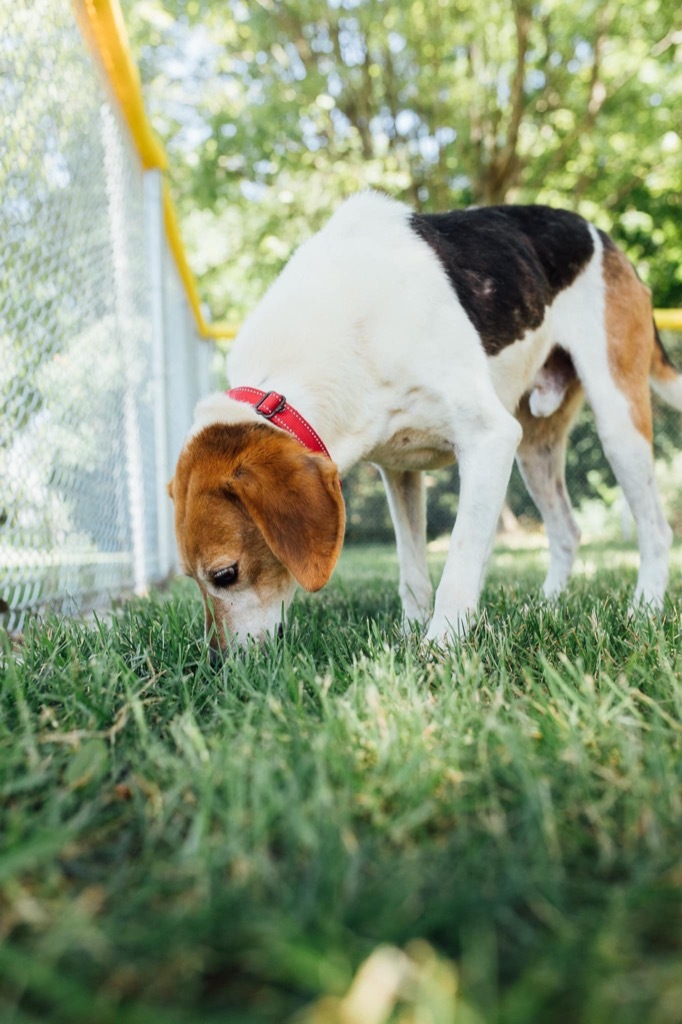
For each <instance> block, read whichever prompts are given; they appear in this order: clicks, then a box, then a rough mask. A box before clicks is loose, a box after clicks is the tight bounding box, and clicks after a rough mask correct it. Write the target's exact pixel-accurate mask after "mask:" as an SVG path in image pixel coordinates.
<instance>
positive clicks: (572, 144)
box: [124, 0, 682, 319]
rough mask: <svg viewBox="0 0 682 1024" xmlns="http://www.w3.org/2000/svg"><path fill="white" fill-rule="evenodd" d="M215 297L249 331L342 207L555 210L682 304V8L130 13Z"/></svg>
mask: <svg viewBox="0 0 682 1024" xmlns="http://www.w3.org/2000/svg"><path fill="white" fill-rule="evenodd" d="M124 11H125V14H126V20H127V23H128V27H129V29H130V32H131V35H132V38H133V43H134V46H135V50H136V53H137V54H138V56H139V60H140V64H141V69H142V75H143V81H144V82H145V90H146V96H147V98H148V102H149V105H150V107H151V111H152V116H153V120H154V123H155V125H156V127H157V128H158V130H159V131H160V133H161V135H162V136H163V137H164V139H165V140H166V143H167V146H168V148H169V151H170V155H171V169H172V174H173V179H174V185H175V193H176V195H177V196H178V197H179V200H180V204H181V209H182V213H183V223H184V228H185V232H186V235H187V238H188V241H189V244H190V248H191V250H192V256H193V264H194V266H195V267H196V268H197V270H198V272H199V275H200V278H201V287H202V291H203V292H204V294H206V295H207V297H208V298H209V300H210V303H211V306H212V310H213V313H214V315H215V316H217V317H222V316H226V315H227V316H229V317H231V318H233V319H239V318H241V316H243V314H244V313H245V312H246V311H248V309H249V308H250V307H251V306H252V305H253V303H254V302H255V300H256V299H257V298H258V296H259V295H260V294H261V293H262V291H263V289H264V287H265V286H266V285H267V283H268V282H269V281H270V280H271V279H272V277H273V276H274V274H275V273H276V272H277V271H278V270H279V269H280V268H281V266H282V263H283V262H284V260H285V259H286V258H287V256H288V255H289V253H290V252H291V250H292V249H293V247H294V246H295V245H296V244H298V243H300V242H301V241H302V240H304V239H305V238H306V237H308V235H309V234H310V233H311V232H312V231H313V230H315V229H316V228H317V227H319V226H320V224H321V223H322V222H323V221H324V220H325V219H326V218H327V217H328V215H329V213H330V211H331V210H332V209H333V208H334V206H335V205H336V204H337V202H338V201H339V199H340V198H341V197H342V196H344V195H347V194H348V193H349V192H352V191H355V190H357V189H358V188H362V187H365V186H368V185H371V186H375V187H379V188H383V189H385V190H387V191H388V192H391V193H392V194H395V195H397V196H398V197H401V198H404V199H407V200H408V201H409V202H411V203H413V204H414V205H416V206H417V207H421V208H425V209H438V208H440V209H443V208H447V207H449V206H461V205H466V204H468V203H471V202H478V203H489V202H500V201H503V200H521V201H540V202H552V203H556V204H562V205H568V206H572V207H574V208H578V209H580V211H581V212H583V213H585V214H587V215H588V216H591V217H593V218H594V219H595V220H596V221H597V222H598V224H599V225H600V226H601V227H603V228H605V229H607V230H611V231H613V233H614V235H615V237H616V238H617V239H618V240H619V241H621V242H623V243H624V244H625V245H626V247H627V248H628V250H629V251H630V252H631V254H632V255H633V257H634V258H635V259H636V260H637V261H638V264H639V266H640V269H641V271H642V273H643V276H644V277H645V278H646V279H647V280H648V282H649V284H650V285H651V286H652V287H653V289H654V292H655V295H656V302H657V304H658V305H661V306H666V305H671V306H672V305H678V304H680V303H681V302H682V276H681V274H682V271H681V270H680V268H681V267H682V235H681V233H680V223H681V222H682V217H681V209H680V195H681V194H682V162H681V161H680V153H681V152H682V148H681V147H682V143H681V141H680V134H679V117H678V113H677V112H678V110H679V106H680V102H681V101H682V71H681V67H682V65H681V64H680V62H679V60H678V59H677V58H678V57H679V46H680V40H679V34H676V33H675V24H676V18H677V15H678V13H679V12H678V5H677V3H676V2H675V0H644V2H642V3H638V4H619V3H615V2H608V3H604V2H603V0H582V2H580V3H577V4H576V3H567V2H564V0H561V2H551V0H542V2H541V3H538V4H535V5H531V4H530V3H528V2H527V0H492V2H491V3H487V4H485V5H481V4H477V3H475V2H474V0H458V2H457V3H451V2H445V0H438V2H429V3H427V2H424V0H409V2H404V3H400V4H395V3H388V2H384V0H333V2H328V3H319V2H318V3H312V2H310V0H258V2H254V3H248V4H247V3H244V2H243V0H229V2H220V3H218V2H215V0H191V2H185V0H163V2H162V0H124Z"/></svg>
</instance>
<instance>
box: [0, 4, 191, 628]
mask: <svg viewBox="0 0 682 1024" xmlns="http://www.w3.org/2000/svg"><path fill="white" fill-rule="evenodd" d="M0 110H1V111H2V113H3V122H2V129H1V144H0V602H1V603H0V609H2V616H1V617H0V623H2V624H4V625H6V626H7V627H8V628H10V629H16V628H20V627H21V624H22V621H23V619H24V617H25V615H26V612H27V610H29V609H31V610H34V609H39V608H43V607H46V606H50V607H54V608H58V609H62V610H64V609H73V608H76V607H78V608H81V607H84V606H86V605H87V604H89V603H95V602H98V601H102V600H106V599H107V598H108V596H109V595H113V594H117V593H120V592H122V591H125V590H137V591H140V590H141V589H143V588H144V587H145V586H146V584H147V583H148V582H149V581H152V580H157V579H160V578H162V577H164V576H166V575H167V574H168V572H169V570H170V569H171V566H172V562H173V551H174V548H173V540H172V531H171V525H172V524H171V520H170V517H171V507H170V501H169V499H168V497H167V495H166V493H165V484H166V481H167V479H168V478H169V477H170V476H171V475H172V473H171V470H170V467H171V466H172V465H173V464H174V461H175V458H176V456H177V454H178V452H179V450H180V447H181V444H182V440H183V437H184V435H185V433H186V430H187V427H188V425H189V423H190V422H191V413H192V409H193V406H194V402H195V400H196V398H197V396H198V395H199V394H200V393H203V392H205V391H206V390H208V388H209V383H210V382H209V374H208V362H209V357H210V346H209V344H208V343H207V342H205V341H201V342H199V341H198V339H197V335H196V328H195V322H194V318H193V314H192V311H191V309H190V308H189V306H188V302H187V297H186V293H185V289H184V287H183V284H182V282H181V280H180V277H179V275H178V272H177V269H176V265H175V262H174V259H173V256H172V254H171V252H170V251H169V248H168V244H167V241H166V238H165V234H164V221H163V210H162V194H161V182H160V178H159V172H158V171H148V172H143V170H142V167H141V164H140V160H139V157H138V154H137V152H136V150H135V149H134V147H133V145H132V142H131V140H130V136H129V132H128V130H127V126H126V125H124V124H123V123H121V121H120V115H119V113H118V110H117V105H116V103H115V102H113V101H112V97H111V96H110V94H109V91H108V88H107V86H106V84H105V82H104V79H103V76H102V75H101V72H100V69H99V68H98V67H97V66H96V63H95V62H94V60H93V58H92V56H91V53H90V51H89V49H88V48H87V46H86V44H85V42H84V39H83V36H82V35H81V32H80V30H79V28H78V24H77V22H76V19H75V17H74V11H73V9H72V7H71V5H70V4H67V3H61V2H56V0H16V2H15V3H3V4H2V5H1V7H0Z"/></svg>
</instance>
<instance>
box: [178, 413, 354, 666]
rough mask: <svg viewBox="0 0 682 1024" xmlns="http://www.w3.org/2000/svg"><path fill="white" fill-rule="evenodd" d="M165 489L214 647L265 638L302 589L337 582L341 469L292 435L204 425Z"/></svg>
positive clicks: (250, 426) (247, 426)
mask: <svg viewBox="0 0 682 1024" xmlns="http://www.w3.org/2000/svg"><path fill="white" fill-rule="evenodd" d="M168 490H169V494H170V496H171V497H172V498H173V500H174V502H175V533H176V537H177V543H178V552H179V554H180V562H181V565H182V568H183V570H184V571H185V572H186V573H188V574H189V575H190V576H193V577H194V579H195V580H196V581H197V583H198V584H199V588H200V590H201V592H202V596H203V598H204V604H205V607H206V626H207V633H209V634H210V635H211V641H212V643H213V645H214V646H221V647H225V646H227V645H228V644H229V643H230V642H231V640H232V639H236V640H237V641H238V642H240V643H244V642H245V641H246V639H247V637H248V636H252V637H253V638H254V639H262V638H263V637H264V636H265V635H267V634H268V633H271V632H273V631H274V630H275V629H276V628H277V627H278V626H279V624H280V622H281V620H282V610H283V609H286V607H287V606H288V605H289V603H290V602H291V599H292V597H293V594H294V591H295V589H296V583H300V585H301V586H302V587H304V588H305V589H306V590H311V591H312V590H319V589H320V587H323V586H324V584H325V583H326V582H327V581H328V579H329V577H330V576H331V574H332V570H333V569H334V566H335V564H336V560H337V558H338V556H339V552H340V550H341V545H342V543H343V533H344V527H345V509H344V504H343V498H342V497H341V484H340V481H339V474H338V470H337V468H336V466H335V465H334V463H333V462H330V461H329V459H327V458H325V457H324V456H323V455H314V454H312V453H311V452H309V451H307V450H306V449H305V448H304V447H303V446H302V445H301V444H300V443H299V442H298V441H296V440H294V438H292V437H289V436H288V435H287V434H285V433H283V432H281V431H279V430H276V429H275V428H273V427H269V426H267V425H266V424H260V423H239V424H227V423H215V424H213V425H211V426H208V427H205V428H204V429H203V430H201V431H199V433H197V434H196V435H195V436H194V437H192V438H190V440H189V441H188V442H187V444H186V445H185V447H184V449H183V451H182V453H181V455H180V458H179V460H178V465H177V468H176V472H175V477H174V478H173V480H172V481H171V482H170V484H169V485H168ZM233 566H234V567H236V577H235V578H232V577H233V575H234V572H233V570H232V567H233ZM213 625H215V630H212V629H211V627H212V626H213Z"/></svg>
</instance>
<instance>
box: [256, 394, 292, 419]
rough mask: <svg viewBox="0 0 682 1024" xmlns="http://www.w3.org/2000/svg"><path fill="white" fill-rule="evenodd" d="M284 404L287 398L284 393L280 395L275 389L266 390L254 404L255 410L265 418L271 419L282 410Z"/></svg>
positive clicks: (284, 406)
mask: <svg viewBox="0 0 682 1024" xmlns="http://www.w3.org/2000/svg"><path fill="white" fill-rule="evenodd" d="M286 404H287V400H286V398H285V397H284V395H280V394H279V392H277V391H268V393H267V394H266V395H263V397H262V398H261V400H260V402H259V403H258V405H256V406H255V410H256V412H257V413H259V414H260V415H261V416H264V417H265V419H266V420H271V419H272V418H273V416H276V415H277V413H278V412H284V409H285V408H286Z"/></svg>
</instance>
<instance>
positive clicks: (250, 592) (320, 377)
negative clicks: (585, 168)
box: [169, 192, 682, 648]
mask: <svg viewBox="0 0 682 1024" xmlns="http://www.w3.org/2000/svg"><path fill="white" fill-rule="evenodd" d="M228 373H229V379H230V380H231V381H232V382H233V383H234V384H236V385H238V386H237V387H235V388H233V389H232V390H231V391H229V392H227V393H225V394H215V395H212V396H210V397H208V398H206V399H204V400H202V401H201V402H200V403H199V405H198V406H197V409H196V414H195V422H194V425H193V427H192V430H191V433H190V435H189V438H188V439H187V442H186V444H185V446H184V448H183V450H182V453H181V455H180V458H179V461H178V464H177V470H176V473H175V477H174V479H173V481H172V482H171V484H170V485H169V488H170V492H171V495H172V497H173V499H174V502H175V528H176V535H177V543H178V551H179V556H180V563H181V566H182V568H183V570H184V571H185V572H186V573H188V574H189V575H191V576H193V577H194V579H195V580H196V581H197V583H198V584H199V587H200V590H201V592H202V595H203V598H204V602H205V605H206V623H207V635H208V636H209V638H210V642H211V644H212V646H214V647H216V648H218V647H221V648H225V647H227V646H229V645H231V644H232V643H233V642H236V643H237V644H244V643H245V642H246V641H247V639H248V638H250V637H251V638H253V639H255V640H260V639H262V638H264V637H265V636H266V635H267V634H271V633H273V632H277V631H278V630H280V629H281V624H282V622H283V616H284V614H285V612H286V609H287V608H288V606H289V604H290V603H291V600H292V598H293V596H294V592H295V590H296V587H297V585H300V586H302V587H303V588H305V589H306V590H309V591H313V590H318V589H319V588H320V587H322V586H324V584H325V583H326V582H327V581H328V579H329V577H330V576H331V573H332V570H333V569H334V565H335V563H336V560H337V558H338V556H339V552H340V550H341V545H342V541H343V535H344V520H345V516H344V503H343V497H342V491H341V483H340V477H342V476H343V475H344V474H345V473H347V472H348V470H349V469H350V468H351V466H353V465H355V463H357V462H359V461H360V460H369V461H370V462H373V463H375V464H376V465H377V466H378V467H379V469H380V471H381V474H382V477H383V480H384V483H385V486H386V490H387V494H388V502H389V506H390V511H391V516H392V519H393V523H394V526H395V534H396V542H397V549H398V557H399V563H400V595H401V599H402V606H403V611H404V618H405V622H406V624H407V625H408V628H409V624H410V623H412V622H418V623H420V624H423V625H425V626H428V628H427V630H426V634H425V635H426V638H427V640H430V641H435V642H438V643H441V644H443V643H447V642H448V641H449V640H451V639H452V638H453V637H457V636H460V635H462V633H463V632H464V631H465V630H466V628H467V623H468V622H469V620H470V617H471V615H472V614H473V613H474V612H475V610H476V607H477V602H478V598H479V594H480V591H481V586H482V583H483V577H484V572H485V567H486V562H487V559H488V556H489V554H490V550H491V547H492V544H493V539H494V536H495V530H496V526H497V523H498V520H499V517H500V512H501V509H502V505H503V502H504V497H505V492H506V489H507V483H508V481H509V475H510V472H511V468H512V463H513V460H514V458H516V459H517V461H518V465H519V468H520V470H521V473H522V475H523V478H524V480H525V483H526V485H527V487H528V490H529V492H530V494H531V496H532V498H533V500H534V502H535V504H536V505H537V507H538V509H539V511H540V513H541V515H542V518H543V520H544V523H545V528H546V531H547V537H548V541H549V571H548V573H547V578H546V580H545V583H544V593H545V594H546V595H547V596H548V597H552V596H554V595H556V594H558V593H559V592H560V591H561V590H562V588H563V587H564V586H565V584H566V581H567V579H568V576H569V572H570V570H571V565H572V562H573V559H574V556H575V553H576V548H577V545H578V540H579V533H578V528H577V526H576V523H575V520H574V518H573V515H572V513H571V508H570V504H569V499H568V495H567V492H566V486H565V479H564V467H565V452H566V442H567V437H568V433H569V429H570V427H571V424H572V423H573V420H574V419H575V416H576V414H577V412H578V410H579V408H580V406H581V404H582V402H583V397H584V395H586V396H587V399H588V402H589V403H590V405H591V407H592V409H593V410H594V414H595V417H596V425H597V430H598V433H599V437H600V439H601V442H602V445H603V447H604V451H605V453H606V456H607V458H608V460H609V462H610V463H611V466H612V467H613V471H614V473H615V476H616V478H617V480H618V482H619V484H620V485H621V487H622V488H623V491H624V492H625V495H626V498H627V501H628V503H629V505H630V508H631V510H632V513H633V516H634V518H635V521H636V523H637V535H638V539H639V549H640V569H639V577H638V581H637V587H636V590H635V595H634V600H635V602H636V603H644V604H646V605H648V606H651V607H653V608H657V607H659V606H660V605H661V603H662V601H663V597H664V593H665V588H666V584H667V577H668V549H669V547H670V543H671V531H670V528H669V526H668V524H667V522H666V520H665V517H664V513H663V509H662V507H661V502H660V498H659V495H658V493H657V490H656V485H655V482H654V465H653V458H652V446H651V440H652V416H651V402H650V390H649V388H650V385H652V386H653V388H654V389H655V390H656V391H657V392H658V393H659V394H660V395H662V397H663V398H664V399H666V400H667V401H668V402H669V403H671V404H672V405H673V406H675V407H676V408H677V409H680V410H682V376H680V375H679V374H678V373H677V371H676V370H675V369H674V368H673V366H672V365H671V363H670V361H669V360H668V358H667V356H666V354H665V352H664V350H663V347H662V345H661V342H660V339H659V337H658V334H657V331H656V328H655V326H654V322H653V317H652V308H651V301H650V293H649V291H648V289H647V288H646V287H645V286H644V285H642V284H641V283H640V281H639V279H638V277H637V275H636V273H635V271H634V269H633V267H632V266H631V264H630V263H629V261H628V260H627V258H626V257H625V256H624V255H623V253H622V252H621V251H620V250H619V249H618V248H617V247H616V246H615V244H614V243H613V242H612V241H611V240H610V238H609V237H608V236H607V235H605V234H604V233H603V232H602V231H600V230H597V229H596V228H594V227H593V226H592V225H590V224H588V223H587V222H586V221H585V220H583V219H582V218H581V217H579V216H578V215H576V214H575V213H569V212H567V211H564V210H559V209H551V208H549V207H545V206H495V207H486V208H472V209H467V210H463V211H457V212H453V213H445V214H439V215H423V214H417V213H414V212H412V211H411V210H410V209H409V208H408V207H406V206H404V205H403V204H401V203H398V202H396V201H394V200H392V199H389V198H387V197H386V196H384V195H382V194H379V193H375V192H364V193H361V194H359V195H357V196H354V197H352V198H351V199H349V200H347V201H346V202H345V203H344V204H343V205H342V206H341V207H340V208H339V210H338V211H337V212H336V214H335V215H334V216H333V217H332V218H331V220H330V221H329V222H328V223H327V225H326V226H325V227H324V228H323V229H322V230H321V231H320V232H319V233H318V234H316V235H315V236H314V237H313V238H311V239H310V241H308V242H306V243H305V244H304V245H302V246H301V247H300V248H299V249H298V251H297V252H296V253H295V254H294V256H293V258H292V259H291V261H290V262H289V263H288V265H287V266H286V267H285V269H284V270H283V272H282V273H281V274H280V276H279V277H278V279H277V280H276V281H275V282H274V284H273V285H272V286H271V288H270V289H269V290H268V291H267V293H266V294H265V296H264V298H263V299H262V300H261V302H260V303H259V304H258V305H257V307H256V308H255V310H254V311H253V313H252V314H251V315H250V316H249V318H248V319H247V320H246V322H245V323H244V326H243V328H242V329H241V331H240V333H239V336H238V338H237V340H236V342H235V344H234V346H233V347H232V349H231V351H230V354H229V360H228ZM285 396H286V397H285ZM455 459H457V461H458V463H459V469H460V495H459V510H458V514H457V518H456V522H455V525H454V530H453V532H452V539H451V543H450V548H449V554H448V557H447V561H446V564H445V568H444V571H443V575H442V578H441V581H440V584H439V586H438V589H437V591H436V595H435V602H433V604H432V586H431V581H430V578H429V573H428V569H427V563H426V515H425V489H424V476H423V471H424V470H429V471H430V470H433V469H437V468H438V467H441V466H445V465H447V464H448V463H451V462H453V461H454V460H455Z"/></svg>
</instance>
